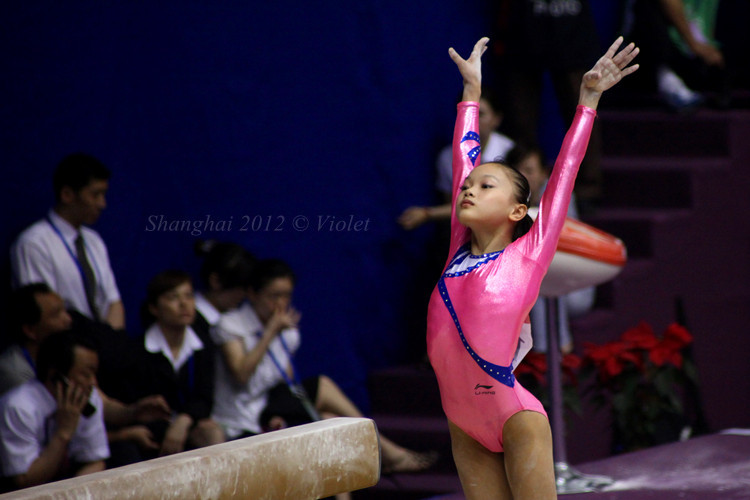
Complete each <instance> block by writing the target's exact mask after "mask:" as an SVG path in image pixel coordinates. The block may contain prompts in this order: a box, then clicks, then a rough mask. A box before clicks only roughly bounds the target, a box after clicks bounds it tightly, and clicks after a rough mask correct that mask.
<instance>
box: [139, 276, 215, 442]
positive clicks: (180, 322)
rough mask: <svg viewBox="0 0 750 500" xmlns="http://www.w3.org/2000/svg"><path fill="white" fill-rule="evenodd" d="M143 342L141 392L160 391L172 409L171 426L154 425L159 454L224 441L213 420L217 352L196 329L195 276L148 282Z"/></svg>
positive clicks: (159, 278) (169, 424)
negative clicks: (193, 324)
mask: <svg viewBox="0 0 750 500" xmlns="http://www.w3.org/2000/svg"><path fill="white" fill-rule="evenodd" d="M143 312H144V321H145V322H146V324H150V326H149V327H148V329H147V330H146V334H145V335H144V338H143V349H144V350H145V353H144V355H145V361H144V366H143V369H142V370H141V382H140V384H141V389H142V391H143V392H144V393H149V394H153V393H157V394H161V395H162V396H164V399H166V400H167V403H169V406H170V408H172V418H171V419H170V421H168V422H159V423H158V424H157V425H151V426H150V429H151V430H152V432H153V433H154V437H155V440H156V441H157V442H159V443H161V444H160V449H159V454H160V455H169V454H172V453H179V452H181V451H184V450H187V449H191V448H199V447H202V446H209V445H212V444H218V443H221V442H224V440H225V439H224V433H223V432H222V430H221V427H220V426H219V425H218V424H217V423H216V422H215V421H213V420H211V418H210V416H211V407H212V402H213V385H214V356H215V352H214V350H213V349H212V346H211V345H210V343H208V342H205V341H202V340H201V339H200V337H198V335H197V334H196V333H195V331H194V330H193V329H192V328H191V326H190V325H191V324H192V323H193V321H194V319H195V297H194V296H193V284H192V280H191V278H190V275H189V274H187V273H185V272H183V271H175V270H170V271H164V272H162V273H159V274H157V275H156V276H155V277H154V278H153V279H152V280H151V281H150V282H149V284H148V288H147V292H146V304H145V306H144V310H143Z"/></svg>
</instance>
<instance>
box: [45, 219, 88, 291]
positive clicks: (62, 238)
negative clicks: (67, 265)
mask: <svg viewBox="0 0 750 500" xmlns="http://www.w3.org/2000/svg"><path fill="white" fill-rule="evenodd" d="M47 222H48V223H49V225H50V226H51V227H52V229H53V230H54V231H55V233H57V236H58V237H59V238H60V241H62V243H63V245H65V249H66V250H67V251H68V254H69V255H70V257H71V258H72V259H73V262H75V264H76V267H77V268H78V274H80V275H81V280H83V288H84V290H85V289H86V287H87V284H88V280H87V279H86V273H84V272H83V266H81V261H80V260H78V256H77V255H76V253H75V252H74V251H73V249H72V248H70V245H68V242H67V240H66V239H65V236H63V234H62V231H60V228H58V227H57V226H56V225H55V223H54V222H52V218H51V217H50V216H49V215H47ZM83 244H84V245H86V247H88V245H87V244H86V240H85V239H84V240H83ZM89 253H90V252H89ZM89 260H90V261H91V263H92V264H93V265H94V269H95V271H94V272H95V273H96V275H97V276H101V273H100V272H99V266H97V265H96V261H95V260H94V258H93V256H92V257H91V258H90V259H89Z"/></svg>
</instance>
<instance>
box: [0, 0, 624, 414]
mask: <svg viewBox="0 0 750 500" xmlns="http://www.w3.org/2000/svg"><path fill="white" fill-rule="evenodd" d="M595 3H596V2H595ZM607 3H608V2H607ZM485 8H486V5H485V2H481V1H478V0H477V1H474V0H463V1H439V2H434V1H424V0H416V1H412V2H403V1H394V0H382V1H377V0H358V1H356V2H350V3H342V2H339V1H337V2H331V1H323V2H299V1H296V2H295V1H277V2H256V1H254V2H247V1H223V2H209V1H190V0H179V1H178V0H161V1H157V2H140V1H132V0H129V1H124V0H118V1H116V0H113V1H93V0H92V1H76V2H56V1H52V0H47V1H38V0H29V1H24V2H3V5H2V7H0V23H1V24H0V47H2V48H1V49H0V51H2V52H1V53H2V61H1V64H2V70H3V78H2V83H1V84H0V88H2V102H3V104H2V107H1V108H0V120H1V121H0V126H1V127H2V138H1V139H0V141H2V151H3V154H2V162H3V164H4V165H3V171H4V172H5V174H4V177H5V183H4V196H3V197H2V199H1V201H0V203H2V210H3V213H4V214H5V216H4V217H3V220H4V222H3V226H2V230H1V232H0V238H2V243H3V247H4V248H6V249H7V248H8V246H9V245H10V243H11V241H12V240H13V238H14V237H15V236H16V235H17V233H18V232H19V231H20V230H21V229H23V228H24V227H25V226H27V225H28V224H30V223H31V222H33V221H34V220H36V219H38V218H40V217H41V216H43V214H44V213H45V212H46V211H47V210H48V208H49V206H50V204H51V202H52V190H51V180H50V179H51V173H52V170H53V169H54V166H55V165H56V163H57V162H58V161H59V159H60V158H61V157H62V156H64V155H65V154H67V153H69V152H72V151H85V152H89V153H91V154H93V155H95V156H97V157H99V158H100V159H101V160H103V161H104V162H105V163H106V164H107V165H108V166H109V167H110V168H111V170H112V171H113V177H112V179H111V183H110V186H111V187H110V192H109V198H108V201H109V206H108V208H107V210H106V211H105V213H104V215H103V217H102V218H101V220H100V221H99V223H98V224H97V226H96V229H97V230H98V231H100V233H101V234H102V235H103V237H104V238H105V240H106V241H107V243H108V245H109V249H110V253H111V259H112V263H113V266H114V269H115V272H116V275H117V279H118V283H119V286H120V289H121V292H122V294H123V299H124V302H125V306H126V309H127V313H128V318H127V319H128V329H129V330H130V331H131V332H132V333H133V334H137V333H140V332H141V327H140V323H139V321H138V317H137V310H138V307H139V305H140V303H141V300H142V299H143V294H144V289H145V284H146V282H147V281H148V279H149V278H150V277H151V276H152V275H154V274H155V273H156V272H158V271H161V270H163V269H166V268H175V267H177V268H183V269H186V270H189V271H191V272H196V271H197V269H198V267H199V264H200V262H199V260H198V259H197V258H196V257H195V256H194V254H193V253H192V246H193V243H194V241H195V240H196V239H197V238H218V239H223V240H231V241H235V242H238V243H241V244H243V245H245V246H246V247H247V248H249V249H250V250H251V251H253V252H254V253H255V254H256V255H258V256H259V257H281V258H283V259H286V260H288V261H289V262H290V263H291V265H292V266H293V267H294V268H295V269H296V271H297V273H298V277H299V280H298V288H297V293H296V296H295V303H296V306H297V307H298V309H300V310H301V311H302V313H303V319H302V332H303V348H302V350H301V353H300V358H299V359H300V368H301V371H302V372H303V373H304V374H311V373H318V372H324V373H327V374H329V375H331V376H332V377H333V378H334V379H335V380H337V381H338V382H339V384H340V385H341V386H342V387H343V388H344V389H345V390H346V391H347V392H349V394H350V395H351V396H352V397H353V399H354V400H355V402H357V403H358V404H360V405H362V406H363V407H364V408H367V399H366V390H365V380H366V376H367V373H368V372H369V371H371V370H372V369H374V368H377V367H381V366H384V365H388V364H394V363H398V362H402V361H404V360H405V359H406V357H407V353H410V355H415V354H418V351H419V344H420V343H421V340H419V339H421V338H422V337H423V336H424V332H423V331H422V329H421V324H420V319H418V318H423V317H424V315H425V308H426V302H425V296H424V295H425V293H427V292H429V289H430V288H431V285H432V283H430V282H429V279H430V278H429V276H431V272H430V271H431V269H427V264H426V263H425V255H426V253H428V252H432V251H436V250H435V249H433V248H431V246H430V243H431V242H432V241H433V239H432V233H433V229H434V228H430V227H425V228H422V229H420V230H418V231H415V232H412V233H406V232H404V231H402V230H401V229H400V228H399V226H398V225H397V224H396V218H397V216H398V214H399V213H400V212H401V211H402V210H403V209H404V208H406V207H407V206H409V205H411V204H427V203H432V202H433V201H434V193H433V188H432V186H433V179H434V173H433V168H434V167H433V165H434V157H435V154H436V152H437V151H438V149H439V148H440V147H441V146H442V145H444V144H445V143H447V142H448V141H449V138H450V134H451V130H452V120H453V116H454V110H455V108H454V101H455V96H456V95H457V93H458V91H459V90H460V84H461V82H460V77H459V76H458V74H457V72H456V70H455V67H454V66H453V64H452V63H451V61H450V59H449V58H448V56H447V48H448V47H449V46H454V47H456V49H457V50H459V52H461V53H463V54H467V53H468V51H469V50H470V48H471V46H472V44H473V43H474V41H475V40H477V39H478V38H479V37H480V36H482V35H484V34H486V33H487V32H488V26H489V22H488V20H487V19H486V18H485V17H483V16H482V15H481V13H482V12H483V10H484V9H485ZM602 10H603V9H602V8H601V7H599V8H598V9H597V11H598V15H599V17H600V18H601V19H604V21H603V22H604V23H605V24H606V23H607V22H608V21H607V20H608V19H611V18H612V16H611V15H610V14H608V13H607V12H605V13H604V14H603V15H602V14H601V11H602ZM173 221H187V223H188V224H189V227H181V228H179V230H173V229H174V225H173V224H172V225H167V224H166V223H168V222H172V223H173ZM208 222H212V224H208ZM160 223H164V224H161V225H160ZM200 224H203V227H200ZM437 251H440V252H442V251H444V249H438V250H437ZM6 255H7V253H6ZM3 273H4V279H7V278H8V263H7V258H6V263H5V266H4V268H3ZM426 277H427V280H428V281H425V278H426ZM3 294H4V295H3V296H5V295H7V290H3ZM414 345H416V347H414Z"/></svg>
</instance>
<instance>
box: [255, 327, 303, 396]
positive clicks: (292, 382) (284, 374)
mask: <svg viewBox="0 0 750 500" xmlns="http://www.w3.org/2000/svg"><path fill="white" fill-rule="evenodd" d="M283 333H284V332H280V333H279V335H278V339H279V340H280V341H281V347H283V348H284V352H286V355H287V358H288V359H289V365H290V366H291V367H292V374H293V375H294V380H292V379H291V378H289V374H288V373H287V372H286V370H284V367H282V366H281V363H279V360H278V359H276V356H275V355H274V353H273V351H272V350H271V346H270V345H269V346H268V351H267V352H268V356H269V357H270V358H271V361H273V364H274V365H276V369H277V370H279V373H281V376H282V377H284V381H285V382H286V385H288V386H289V387H293V386H295V385H298V386H299V385H302V384H301V383H300V380H299V376H298V375H297V368H296V367H295V366H294V361H293V360H292V353H291V351H290V350H289V347H288V346H287V345H286V341H285V340H284V335H283ZM255 336H256V337H258V338H261V337H262V336H263V330H258V331H257V332H255Z"/></svg>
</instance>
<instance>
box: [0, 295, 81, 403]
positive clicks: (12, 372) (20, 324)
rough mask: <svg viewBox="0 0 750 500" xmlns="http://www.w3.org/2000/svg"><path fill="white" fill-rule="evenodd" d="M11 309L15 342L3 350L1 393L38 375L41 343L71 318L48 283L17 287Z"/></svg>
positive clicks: (0, 355)
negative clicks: (37, 358) (37, 364)
mask: <svg viewBox="0 0 750 500" xmlns="http://www.w3.org/2000/svg"><path fill="white" fill-rule="evenodd" d="M8 311H9V314H10V318H9V319H10V321H9V323H10V332H11V335H12V336H13V343H12V344H11V345H9V346H8V347H7V348H6V349H5V350H4V351H3V352H2V354H0V395H2V394H5V393H6V392H8V391H9V390H10V389H12V388H14V387H16V386H18V385H21V384H23V383H24V382H26V381H27V380H31V379H33V378H34V377H35V376H36V372H35V370H36V357H37V352H38V351H39V345H40V344H41V343H42V342H43V341H44V339H46V338H47V337H48V336H49V335H50V334H52V333H55V332H61V331H64V330H67V329H69V328H70V325H71V322H72V320H71V317H70V314H68V311H66V310H65V304H64V302H63V300H62V298H61V297H60V296H59V295H58V294H56V293H55V292H53V291H52V290H51V289H50V287H49V286H47V285H46V284H45V283H31V284H28V285H24V286H22V287H21V288H19V289H17V290H14V291H13V294H12V295H11V297H10V307H9V308H8Z"/></svg>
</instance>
